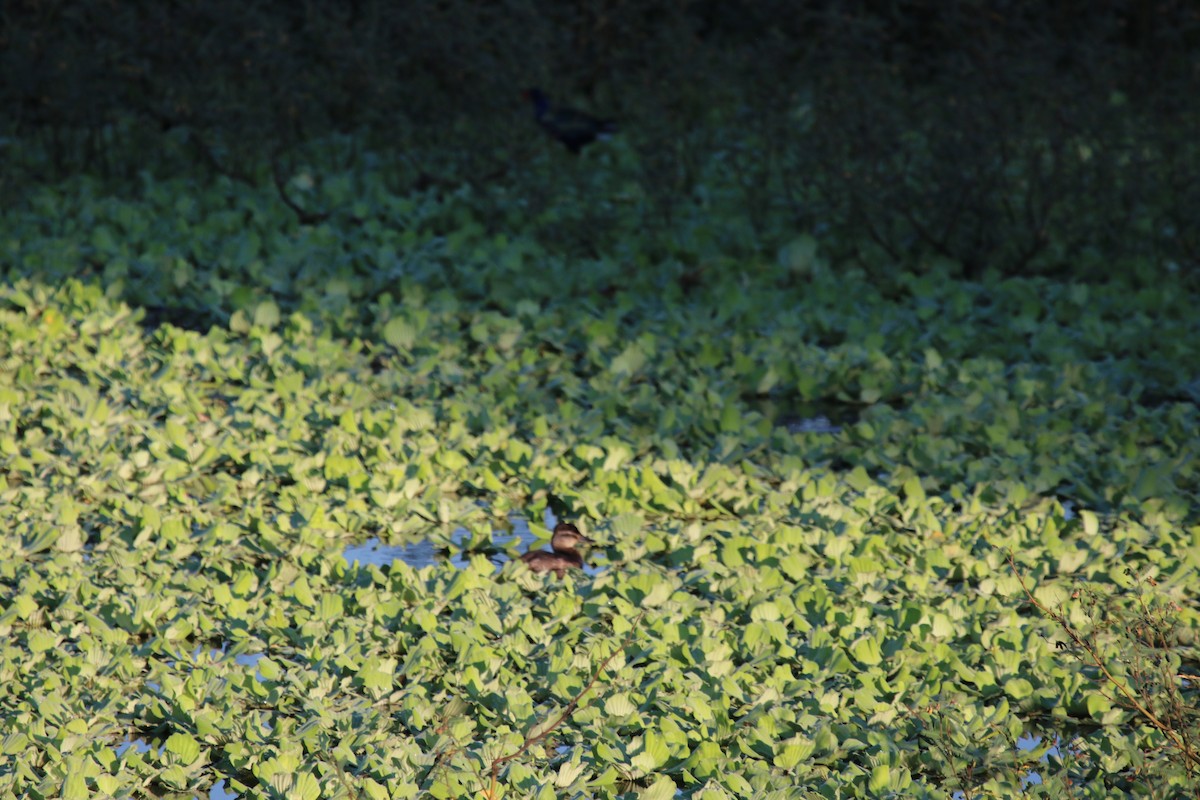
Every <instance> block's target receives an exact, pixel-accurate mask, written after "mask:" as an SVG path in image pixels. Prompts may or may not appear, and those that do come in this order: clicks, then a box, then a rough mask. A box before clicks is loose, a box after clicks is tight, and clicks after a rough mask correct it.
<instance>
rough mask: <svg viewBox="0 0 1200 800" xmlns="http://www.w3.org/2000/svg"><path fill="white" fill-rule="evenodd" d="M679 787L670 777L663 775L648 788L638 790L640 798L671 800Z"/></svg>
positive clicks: (645, 799) (646, 799) (644, 799)
mask: <svg viewBox="0 0 1200 800" xmlns="http://www.w3.org/2000/svg"><path fill="white" fill-rule="evenodd" d="M677 791H678V787H677V786H676V785H675V781H674V780H672V779H671V778H670V777H668V776H666V775H663V776H661V777H659V778H658V779H657V780H655V781H654V783H652V784H650V786H648V787H647V788H645V789H643V790H641V791H640V792H638V800H671V798H673V797H675V793H676V792H677Z"/></svg>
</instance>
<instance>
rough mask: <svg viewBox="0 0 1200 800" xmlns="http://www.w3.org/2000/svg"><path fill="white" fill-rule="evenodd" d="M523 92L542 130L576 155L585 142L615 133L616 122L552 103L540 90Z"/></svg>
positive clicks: (589, 142) (586, 143)
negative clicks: (531, 105) (531, 104)
mask: <svg viewBox="0 0 1200 800" xmlns="http://www.w3.org/2000/svg"><path fill="white" fill-rule="evenodd" d="M522 95H523V96H524V98H525V99H526V100H528V101H529V102H531V103H533V118H534V120H535V121H536V122H537V124H538V125H541V126H542V130H544V131H546V133H548V134H550V135H551V136H553V137H554V138H555V139H558V140H559V141H560V142H562V143H563V145H565V146H566V148H567V149H568V150H570V151H571V152H572V153H573V154H575V155H579V151H580V150H582V149H583V147H584V145H588V144H591V143H592V142H594V141H596V140H597V139H607V138H608V137H609V136H610V135H612V134H614V133H616V132H617V123H615V122H613V121H612V120H608V119H599V118H598V117H593V116H592V115H591V114H588V113H586V112H584V111H580V110H579V109H577V108H558V107H555V106H552V105H551V104H550V98H549V97H547V96H546V93H545V92H543V91H542V90H541V89H526V90H525V91H524V92H522Z"/></svg>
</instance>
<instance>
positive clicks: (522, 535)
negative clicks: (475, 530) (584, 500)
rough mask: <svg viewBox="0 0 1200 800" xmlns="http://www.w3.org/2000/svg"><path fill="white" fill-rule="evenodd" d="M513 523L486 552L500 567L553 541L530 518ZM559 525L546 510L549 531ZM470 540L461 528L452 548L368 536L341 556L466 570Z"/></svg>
mask: <svg viewBox="0 0 1200 800" xmlns="http://www.w3.org/2000/svg"><path fill="white" fill-rule="evenodd" d="M509 522H510V524H511V525H512V528H511V530H496V531H493V532H492V537H491V540H490V547H489V549H488V550H486V551H477V552H484V553H485V554H486V555H487V556H488V557H489V558H490V559H491V561H492V563H493V564H495V565H496V569H497V570H499V569H500V568H501V567H503V566H504V565H505V564H506V563H507V562H508V561H510V560H512V555H510V554H512V553H516V554H518V557H519V554H521V553H524V552H526V551H528V550H537V549H544V550H549V549H550V543H549V542H548V541H546V540H545V539H539V538H538V537H537V536H536V535H535V534H534V532H533V531H531V530H530V529H529V521H528V520H526V519H524V518H521V517H512V518H511V519H510V520H509ZM557 524H558V518H557V517H555V516H554V513H553V512H552V511H550V510H549V509H547V510H546V516H545V525H546V528H548V529H549V530H554V526H555V525H557ZM470 541H471V534H470V532H469V531H467V529H466V528H458V529H457V530H455V531H454V533H453V534H452V535H451V536H450V548H449V549H448V550H447V549H445V548H440V547H438V546H437V545H436V544H434V543H433V542H432V541H429V540H425V541H421V542H413V543H412V544H397V545H390V544H383V543H382V542H380V541H379V539H377V538H372V539H368V540H367V541H365V542H363V543H361V544H352V545H349V546H348V547H347V548H346V549H345V550H344V551H343V552H342V556H343V557H344V558H345V559H346V563H347V564H350V565H353V564H354V563H355V562H358V563H359V564H360V565H362V566H377V567H387V566H390V565H391V564H393V563H395V562H396V561H401V562H403V563H405V564H407V565H408V566H410V567H412V568H414V569H420V568H421V567H428V566H431V565H433V564H436V563H438V562H440V561H449V562H450V563H451V564H453V565H454V566H455V567H457V568H458V569H463V568H465V567H466V566H467V564H469V563H470V562H471V555H472V552H471V551H468V550H467V549H466V548H467V544H468V543H469V542H470ZM596 551H597V548H595V547H593V548H592V553H595V552H596ZM590 556H591V553H588V554H587V560H588V561H590V560H591V557H590ZM583 571H584V572H585V573H587V574H588V575H592V576H594V575H596V574H597V573H598V571H599V568H598V567H596V566H593V565H591V564H589V563H585V564H584V565H583Z"/></svg>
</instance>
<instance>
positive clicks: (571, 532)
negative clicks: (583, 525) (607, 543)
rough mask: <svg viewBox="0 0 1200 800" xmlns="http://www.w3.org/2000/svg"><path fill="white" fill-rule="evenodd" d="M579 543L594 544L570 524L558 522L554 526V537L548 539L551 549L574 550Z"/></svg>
mask: <svg viewBox="0 0 1200 800" xmlns="http://www.w3.org/2000/svg"><path fill="white" fill-rule="evenodd" d="M580 543H583V544H595V542H593V541H592V540H591V539H589V538H588V537H586V536H584V535H583V534H582V533H580V532H579V528H576V527H575V526H574V525H573V524H571V523H570V522H560V523H558V524H557V525H555V526H554V536H553V537H552V538H551V539H550V547H552V548H553V549H555V550H574V549H575V548H576V546H578V545H579V544H580Z"/></svg>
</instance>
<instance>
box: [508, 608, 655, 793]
mask: <svg viewBox="0 0 1200 800" xmlns="http://www.w3.org/2000/svg"><path fill="white" fill-rule="evenodd" d="M644 616H646V612H645V611H644V610H643V611H642V613H640V614H638V615H637V617H636V618H635V619H634V620H633V624H632V625H631V626H630V627H629V633H627V634H625V638H624V639H623V640H622V641H621V644H620V645H618V646H617V648H616V649H615V650H613V651H612V652H611V653H609V654H608V657H607V658H605V659H604V660H603V661H601V662H600V666H598V667H596V671H595V672H593V673H592V677H591V678H590V679H589V680H588V682H587V683H586V684H585V685H584V687H583V688H582V689H580V690H579V694H577V695H575V696H574V697H572V698H571V702H569V703H567V705H566V707H565V708H564V709H563V711H562V713H561V714H559V715H558V719H556V720H554V722H553V723H552V724H550V725H549V726H547V727H546V728H545V730H542V731H540V732H538V733H536V734H533V735H530V734H529V733H526V734H525V741H524V743H522V745H521V746H520V747H518V748H517V749H516V751H515V752H513V753H509V754H508V755H506V756H500V757H499V758H497V759H495V760H494V761H492V782H491V786H490V787H489V788H488V791H487V794H486V795H484V796H485V797H487V798H495V797H496V783H497V781H498V780H499V776H500V767H502V766H504V765H505V764H507V763H508V762H509V761H512V760H513V759H515V758H519V757H520V756H521V755H522V754H524V753H525V752H526V751H528V750H529V748H531V747H533V746H534V745H535V744H537V743H538V742H540V741H542V740H543V739H545V738H546V737H547V736H549V735H550V733H551V732H552V731H554V729H555V728H557V727H558V726H559V725H562V724H563V723H564V722H566V720H567V719H568V718H569V717H570V716H571V715H572V714H574V713H575V709H576V708H577V707H578V706H579V701H580V700H582V699H583V696H584V695H585V694H587V693H588V692H589V691H590V690H591V688H592V686H594V685H595V683H596V681H597V680H599V678H600V673H602V672H603V671H604V668H605V667H607V666H608V662H610V661H612V660H613V658H614V657H615V656H616V655H617V653H622V652H624V651H625V648H626V646H628V644H629V641H630V640H631V639H632V638H633V633H634V631H636V630H637V626H638V623H640V622H641V621H642V617H644ZM536 727H537V726H536V725H535V726H534V728H536ZM530 730H531V731H532V730H533V728H530Z"/></svg>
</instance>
